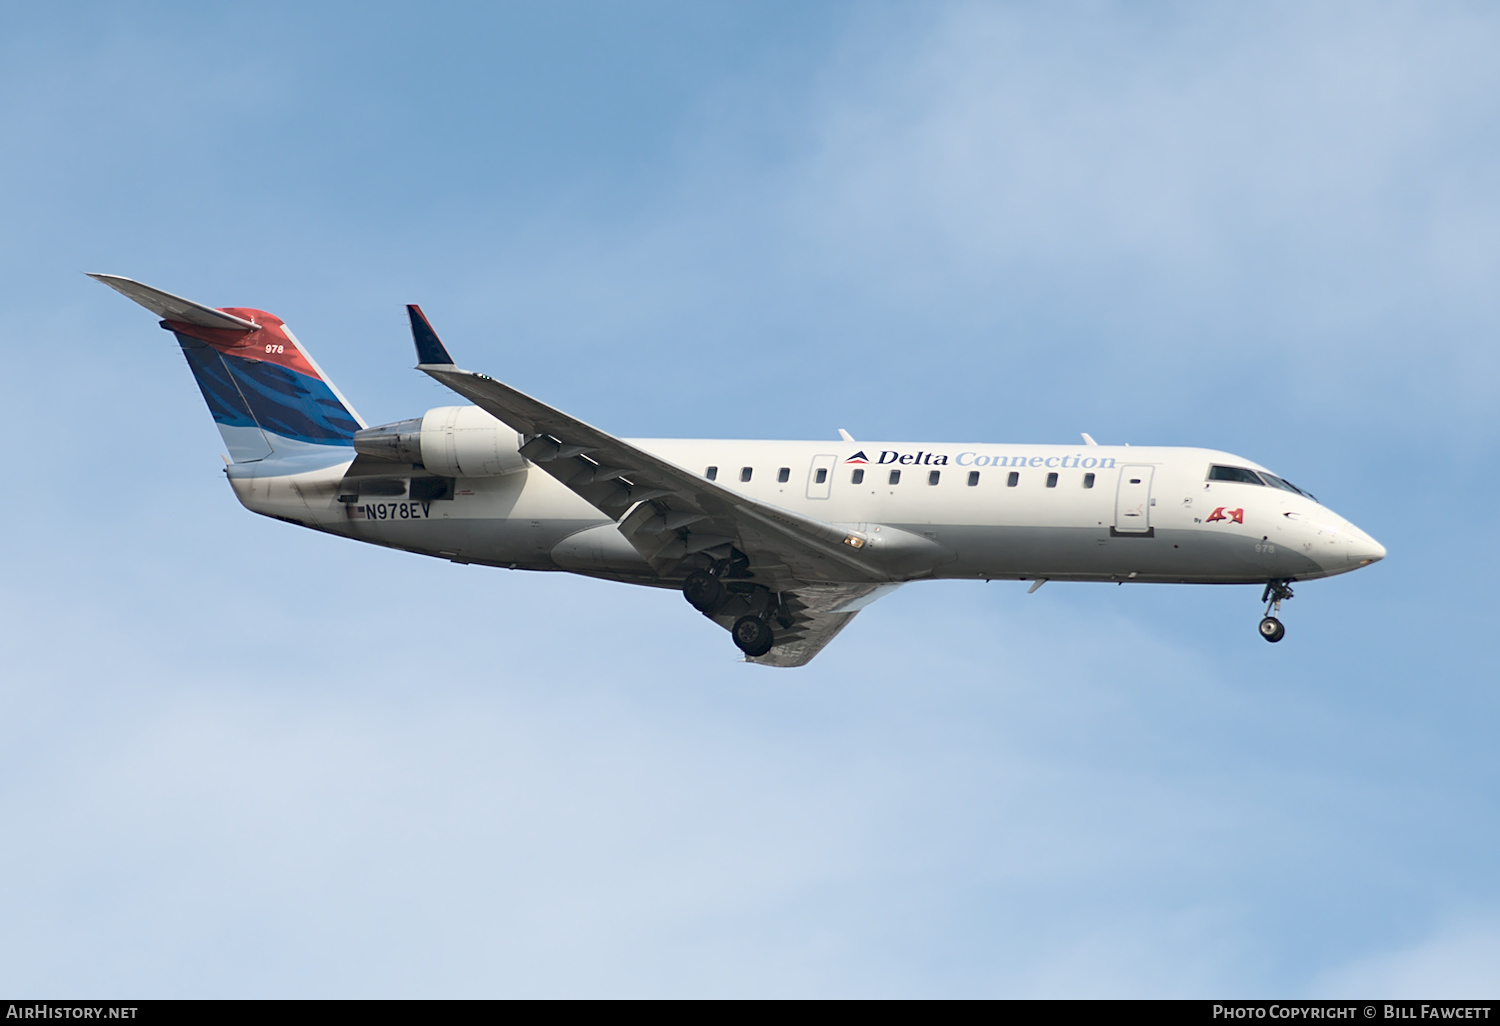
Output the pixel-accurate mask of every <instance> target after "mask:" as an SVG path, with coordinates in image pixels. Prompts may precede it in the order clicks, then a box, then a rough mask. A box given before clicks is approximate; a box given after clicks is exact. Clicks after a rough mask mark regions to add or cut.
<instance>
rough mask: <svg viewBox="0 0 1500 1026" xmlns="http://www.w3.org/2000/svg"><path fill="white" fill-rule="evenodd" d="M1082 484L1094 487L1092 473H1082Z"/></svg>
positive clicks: (1086, 486)
mask: <svg viewBox="0 0 1500 1026" xmlns="http://www.w3.org/2000/svg"><path fill="white" fill-rule="evenodd" d="M1083 486H1084V487H1085V488H1092V487H1094V475H1093V474H1084V475H1083Z"/></svg>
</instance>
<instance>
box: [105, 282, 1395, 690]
mask: <svg viewBox="0 0 1500 1026" xmlns="http://www.w3.org/2000/svg"><path fill="white" fill-rule="evenodd" d="M90 277H92V278H95V279H96V280H98V281H100V282H103V283H104V284H105V285H108V286H110V287H111V288H113V289H115V290H116V291H118V292H120V293H122V294H123V295H125V296H126V297H128V298H130V299H132V300H134V301H135V302H136V303H139V304H140V305H141V306H143V307H145V308H146V309H148V310H150V311H151V312H152V313H154V314H155V315H156V316H157V317H159V318H161V319H162V320H161V322H160V323H161V327H162V328H165V329H167V330H168V331H170V332H172V334H173V335H174V336H176V339H177V342H178V344H179V345H180V347H181V349H182V353H183V356H184V357H186V358H187V362H188V366H189V367H190V368H191V370H192V373H193V376H194V377H195V378H196V379H197V382H198V386H199V388H200V390H201V391H202V393H203V398H204V400H205V401H206V402H207V403H208V407H209V411H210V412H211V413H212V415H213V419H214V421H215V423H216V424H217V425H218V428H219V432H220V434H221V436H222V437H223V440H224V444H225V446H226V447H227V448H228V450H229V455H228V456H226V457H225V460H224V461H225V464H226V466H225V471H224V472H225V475H226V477H228V479H229V484H230V486H231V487H232V488H233V489H234V493H235V496H236V497H237V498H238V499H239V501H240V502H241V503H242V504H243V505H244V506H245V507H246V508H248V509H250V510H252V511H254V512H256V513H260V514H263V515H265V516H268V517H274V518H275V519H277V520H284V521H287V522H288V523H293V524H299V525H301V526H303V527H310V528H312V529H314V530H317V531H324V532H326V533H328V534H334V535H339V536H342V537H345V538H351V539H354V540H356V541H363V542H370V543H372V544H375V545H383V546H387V547H389V548H396V549H403V550H405V551H408V552H416V553H420V554H422V555H427V556H434V557H437V558H440V559H447V560H451V561H452V562H455V563H473V564H483V565H487V566H494V567H506V568H509V569H512V570H552V571H558V570H561V571H568V572H571V573H576V574H583V575H586V576H590V577H598V578H603V579H606V580H612V581H621V582H625V583H629V584H640V585H647V586H650V587H657V588H674V589H679V590H681V591H682V593H683V595H684V597H685V598H686V599H687V601H688V603H689V604H691V605H692V606H693V608H694V609H696V610H698V612H700V613H702V614H703V615H704V616H706V617H708V618H709V619H711V620H713V621H714V622H715V623H717V624H719V625H720V626H721V627H724V628H725V629H727V630H728V631H729V632H730V635H731V637H732V639H733V641H734V643H735V645H737V646H738V647H739V649H740V651H741V652H742V653H743V657H744V660H745V661H747V662H751V663H757V664H760V665H766V666H781V667H792V666H802V665H805V664H806V663H808V662H809V661H810V660H812V658H813V657H814V656H816V655H817V654H818V653H819V652H820V651H822V649H823V648H824V646H826V645H827V644H828V643H829V642H830V641H831V640H833V638H834V636H835V635H837V634H838V633H839V631H841V630H843V629H844V628H845V627H846V626H848V624H849V622H850V621H851V620H852V619H853V618H854V617H855V615H856V614H857V613H858V612H859V611H860V610H861V609H863V608H864V607H865V606H867V605H869V604H870V603H871V602H873V601H875V600H876V599H878V598H880V597H881V596H882V595H885V594H888V593H889V592H890V591H892V590H894V589H895V588H898V587H900V586H902V585H903V584H907V583H910V582H912V581H922V580H944V579H946V580H981V581H993V580H1017V581H1029V582H1031V589H1030V590H1031V591H1033V592H1034V591H1036V589H1037V588H1040V587H1041V586H1042V585H1043V584H1045V583H1047V582H1048V581H1095V582H1112V583H1119V584H1124V583H1126V582H1135V583H1146V582H1154V583H1174V584H1256V585H1262V586H1263V590H1262V593H1261V602H1263V603H1265V613H1264V616H1263V618H1262V619H1261V621H1260V626H1259V630H1260V635H1261V637H1263V638H1265V640H1267V641H1270V642H1279V641H1280V640H1281V639H1282V637H1283V636H1284V635H1285V633H1286V628H1285V626H1284V625H1283V624H1282V622H1281V621H1280V619H1279V618H1278V615H1279V614H1280V612H1281V605H1282V603H1283V602H1285V601H1286V600H1287V599H1289V598H1291V597H1292V584H1293V583H1294V582H1299V581H1307V580H1313V579H1316V578H1321V577H1331V576H1333V575H1334V574H1341V573H1347V572H1348V571H1351V570H1356V569H1359V568H1360V567H1365V566H1369V565H1370V564H1372V563H1374V562H1376V561H1378V560H1380V559H1382V558H1384V556H1385V549H1384V548H1383V547H1382V546H1381V545H1380V544H1379V543H1378V542H1376V541H1375V540H1374V539H1373V538H1371V537H1370V536H1369V535H1367V534H1365V533H1364V532H1363V531H1361V530H1360V529H1359V528H1357V527H1355V526H1354V525H1353V524H1352V523H1350V522H1349V521H1348V520H1346V519H1344V518H1343V517H1341V516H1339V515H1338V514H1336V513H1334V512H1333V511H1332V510H1330V509H1328V508H1327V507H1325V506H1323V505H1322V504H1321V503H1319V502H1318V500H1317V499H1316V498H1314V497H1313V495H1311V494H1310V493H1309V492H1307V491H1304V490H1303V489H1301V488H1298V487H1296V486H1295V485H1293V484H1291V483H1290V482H1288V481H1287V480H1286V479H1285V478H1283V477H1280V476H1278V475H1276V474H1273V473H1271V471H1269V470H1267V469H1266V468H1265V467H1262V466H1260V465H1259V464H1257V463H1254V462H1252V461H1250V460H1247V459H1244V458H1242V457H1240V456H1236V455H1233V454H1231V453H1227V452H1220V451H1217V450H1213V449H1198V448H1185V447H1164V446H1128V445H1125V446H1111V445H1099V444H1097V443H1096V442H1095V441H1094V440H1093V439H1092V438H1091V437H1089V435H1087V434H1084V435H1082V439H1083V443H1084V444H1083V445H1081V446H1065V445H1009V444H993V443H975V444H944V443H927V442H923V443H915V442H856V441H855V440H854V439H853V438H852V437H850V435H849V433H848V432H846V431H844V430H843V429H840V430H839V434H840V441H839V442H837V443H832V442H824V441H754V440H724V439H659V438H648V439H622V438H616V437H615V436H613V435H610V434H607V433H606V432H604V431H602V430H600V429H599V428H596V427H592V426H591V425H589V424H586V423H584V422H583V421H581V420H578V419H577V418H575V417H572V416H570V415H568V414H566V413H563V412H562V411H560V410H558V409H555V408H553V407H551V406H548V405H547V404H545V403H543V402H541V401H540V400H538V399H534V398H532V397H531V396H529V395H526V394H525V393H523V392H520V391H518V390H516V389H514V388H512V387H510V386H509V385H505V384H502V383H501V382H499V381H497V380H495V379H494V378H491V377H488V376H486V375H484V374H478V373H475V372H474V371H468V370H462V369H460V368H459V367H458V366H457V365H456V364H455V363H454V362H453V359H452V357H451V356H450V355H449V353H448V350H447V349H446V348H445V347H444V345H443V343H442V342H441V341H440V340H439V339H438V336H437V334H436V332H435V331H434V330H433V328H432V326H431V324H430V323H429V322H428V320H427V318H426V316H425V315H424V314H423V313H422V310H421V309H420V308H419V307H417V306H408V307H407V308H406V309H407V315H408V319H409V321H410V323H411V331H412V338H413V341H414V342H415V345H416V351H417V360H418V363H417V368H416V369H417V370H419V371H422V372H423V373H425V374H427V375H428V376H430V377H432V378H433V379H435V380H437V381H439V382H441V383H442V384H443V385H446V386H447V387H448V388H450V389H451V390H452V391H453V392H455V393H457V395H459V396H461V397H462V398H463V399H465V400H467V401H468V404H465V405H454V406H440V407H437V408H436V409H431V410H428V411H427V412H426V413H424V414H423V415H422V416H421V417H414V418H412V419H410V420H403V421H399V422H397V423H392V424H382V425H378V426H375V427H369V426H367V425H366V424H365V422H364V421H363V420H362V419H361V418H360V416H359V414H358V413H356V412H355V411H354V408H353V406H351V405H350V403H349V402H348V400H346V399H345V398H344V397H343V395H342V394H341V393H340V392H339V391H338V389H337V388H336V387H335V386H334V384H333V382H332V381H331V380H329V378H328V377H327V375H325V374H324V373H323V371H322V369H321V368H320V367H319V366H318V364H317V363H316V362H315V361H314V360H313V358H312V356H311V355H309V354H308V352H307V350H306V349H305V348H304V347H303V345H302V343H301V342H299V341H298V340H297V338H296V337H295V336H294V335H293V334H292V332H291V329H289V328H288V327H287V326H286V325H285V323H283V322H282V320H281V319H280V318H279V317H276V316H275V315H274V314H270V313H267V312H265V311H264V310H256V309H249V308H241V307H223V308H218V309H216V308H213V307H208V306H204V305H202V304H199V303H195V302H192V301H191V300H187V299H183V298H182V297H180V296H175V295H172V294H171V293H168V292H163V291H161V290H160V289H156V288H152V287H151V286H149V285H143V284H141V283H140V282H137V281H132V280H131V279H129V278H122V277H118V276H116V275H108V274H91V275H90ZM469 404H472V405H469Z"/></svg>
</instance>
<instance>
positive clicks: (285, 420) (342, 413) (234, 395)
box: [177, 334, 359, 446]
mask: <svg viewBox="0 0 1500 1026" xmlns="http://www.w3.org/2000/svg"><path fill="white" fill-rule="evenodd" d="M177 338H178V341H179V342H181V343H182V351H183V355H184V356H186V357H187V361H188V366H189V367H191V368H192V370H193V375H194V377H196V378H197V379H198V387H199V388H200V390H201V391H202V392H203V398H204V400H205V401H206V402H207V403H208V408H209V411H210V412H211V413H212V414H213V417H214V420H215V421H217V422H218V423H219V424H221V425H226V426H231V427H259V428H261V429H262V430H264V431H266V432H268V433H271V434H275V435H280V436H282V437H284V438H291V439H295V440H297V441H300V442H310V443H315V444H319V445H351V446H352V445H353V444H354V432H356V431H358V430H359V425H358V424H356V423H355V421H354V418H352V417H351V416H350V415H349V412H348V411H347V410H346V409H345V408H344V404H343V403H341V402H340V401H339V400H338V397H337V396H335V395H334V394H333V390H332V389H331V388H329V387H328V386H327V385H326V384H325V383H324V382H322V381H321V380H319V379H318V378H313V377H308V376H307V375H305V374H299V373H297V372H296V371H294V370H290V369H289V368H286V367H281V366H278V365H277V364H274V363H267V362H265V361H263V360H246V359H244V358H242V357H237V356H232V355H230V354H228V353H222V352H220V351H218V350H217V349H214V348H213V347H211V346H205V345H204V344H203V343H202V342H200V341H198V340H197V339H193V338H189V337H186V336H183V335H181V334H178V336H177Z"/></svg>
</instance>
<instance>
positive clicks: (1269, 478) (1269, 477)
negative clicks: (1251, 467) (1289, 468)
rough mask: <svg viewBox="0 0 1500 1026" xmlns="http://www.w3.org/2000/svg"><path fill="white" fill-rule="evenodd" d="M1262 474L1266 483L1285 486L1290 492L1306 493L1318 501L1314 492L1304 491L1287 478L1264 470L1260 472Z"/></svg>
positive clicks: (1274, 486) (1275, 486) (1277, 486)
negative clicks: (1314, 496)
mask: <svg viewBox="0 0 1500 1026" xmlns="http://www.w3.org/2000/svg"><path fill="white" fill-rule="evenodd" d="M1260 476H1261V477H1262V478H1264V479H1265V482H1266V484H1268V485H1270V486H1272V487H1273V488H1285V489H1286V490H1287V491H1289V492H1296V493H1297V494H1298V495H1305V496H1307V497H1308V498H1309V499H1312V501H1313V502H1317V501H1318V500H1317V499H1315V498H1313V494H1312V492H1304V491H1303V490H1302V489H1301V488H1298V487H1297V486H1296V485H1294V484H1292V483H1291V482H1290V481H1288V480H1286V479H1285V478H1280V477H1277V476H1276V475H1275V474H1267V473H1266V472H1265V471H1264V470H1262V471H1261V472H1260Z"/></svg>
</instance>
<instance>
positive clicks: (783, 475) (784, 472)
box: [776, 467, 792, 484]
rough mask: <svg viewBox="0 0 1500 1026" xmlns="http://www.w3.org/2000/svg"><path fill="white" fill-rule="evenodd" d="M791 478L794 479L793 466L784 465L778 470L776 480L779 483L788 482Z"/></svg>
mask: <svg viewBox="0 0 1500 1026" xmlns="http://www.w3.org/2000/svg"><path fill="white" fill-rule="evenodd" d="M791 479H792V468H791V467H782V468H781V469H780V470H778V471H777V472H776V480H777V481H778V482H779V483H781V484H786V483H787V482H788V481H790V480H791Z"/></svg>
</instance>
